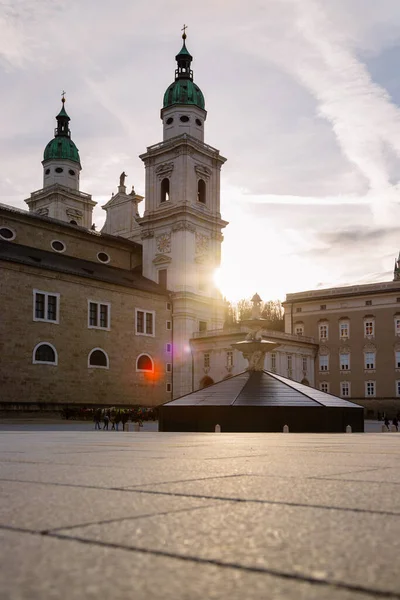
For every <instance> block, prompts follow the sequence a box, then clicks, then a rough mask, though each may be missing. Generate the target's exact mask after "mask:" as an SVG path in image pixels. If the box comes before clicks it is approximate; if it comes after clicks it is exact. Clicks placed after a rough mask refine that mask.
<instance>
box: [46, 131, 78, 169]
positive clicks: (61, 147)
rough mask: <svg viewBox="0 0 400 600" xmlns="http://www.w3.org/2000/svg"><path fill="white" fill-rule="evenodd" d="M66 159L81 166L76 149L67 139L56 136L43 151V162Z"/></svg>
mask: <svg viewBox="0 0 400 600" xmlns="http://www.w3.org/2000/svg"><path fill="white" fill-rule="evenodd" d="M53 158H56V159H59V158H61V159H63V158H64V159H67V160H72V161H74V162H77V163H78V164H81V161H80V158H79V152H78V148H77V147H76V146H75V144H74V142H73V141H72V140H71V138H69V137H65V136H57V137H55V138H54V139H53V140H51V141H50V142H49V143H48V144H47V146H46V148H45V150H44V156H43V160H51V159H53Z"/></svg>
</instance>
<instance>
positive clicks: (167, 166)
mask: <svg viewBox="0 0 400 600" xmlns="http://www.w3.org/2000/svg"><path fill="white" fill-rule="evenodd" d="M173 170H174V163H172V162H170V163H162V164H161V165H158V167H156V173H157V175H158V177H159V179H162V178H164V177H170V176H171V173H172V171H173Z"/></svg>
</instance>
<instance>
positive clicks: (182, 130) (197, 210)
mask: <svg viewBox="0 0 400 600" xmlns="http://www.w3.org/2000/svg"><path fill="white" fill-rule="evenodd" d="M182 37H183V44H182V48H181V50H180V51H179V53H178V54H177V55H176V57H175V60H176V69H175V77H174V81H173V83H171V85H169V87H168V88H167V90H166V91H165V93H164V96H163V100H162V107H161V121H162V130H163V134H162V141H160V142H159V143H157V144H155V145H152V146H149V147H147V149H146V151H145V152H143V154H141V156H140V159H141V160H142V161H143V163H144V172H145V196H144V198H143V196H140V195H138V194H137V193H136V192H135V190H134V188H133V187H132V189H131V190H130V191H129V190H127V187H126V185H125V180H126V175H125V173H124V172H123V173H121V176H120V179H119V185H118V191H117V193H116V194H115V195H112V197H111V198H110V200H109V201H108V202H107V203H106V204H105V205H104V206H103V209H104V210H105V212H106V219H105V223H104V226H103V228H102V230H101V231H96V228H95V226H94V224H93V208H94V206H95V205H96V203H95V202H94V201H93V199H92V197H91V195H90V194H89V193H86V192H84V191H81V189H80V172H81V170H82V165H81V157H80V155H79V151H78V148H77V146H76V145H75V143H74V142H73V140H72V134H71V128H70V117H69V115H68V113H67V110H66V107H65V98H64V97H63V98H62V107H61V110H60V112H59V113H58V115H57V117H56V121H57V125H56V128H55V130H54V136H53V138H52V139H51V140H50V141H49V143H48V144H47V146H46V147H45V149H44V154H43V161H42V166H43V187H42V189H40V190H37V191H35V192H33V193H31V194H30V197H29V198H28V199H27V200H26V203H27V206H28V208H29V210H28V211H26V210H19V209H16V208H12V207H10V206H6V205H0V269H1V292H0V293H1V300H2V308H3V318H2V320H1V323H0V357H1V359H0V360H1V362H0V384H1V386H0V389H1V396H0V408H2V409H4V408H23V407H27V406H30V407H35V408H38V409H41V408H49V407H52V408H60V407H65V406H68V405H71V404H75V405H80V406H99V405H106V406H107V405H108V406H110V405H119V406H132V405H137V404H141V405H147V406H156V405H159V404H162V403H164V402H167V401H169V400H171V399H172V398H178V397H180V396H182V395H184V394H188V393H190V392H193V391H195V390H198V389H200V388H204V387H206V386H208V385H210V384H212V383H215V382H217V381H221V380H223V379H228V378H230V377H232V376H233V375H236V374H238V373H240V372H241V371H243V370H244V369H245V368H246V366H247V363H246V360H245V359H244V358H243V356H242V354H241V353H240V352H238V351H237V350H235V346H234V344H236V343H237V342H240V341H242V340H244V339H245V338H246V336H248V335H249V334H251V335H257V336H259V338H262V339H265V340H269V341H272V342H274V343H275V345H276V350H274V352H270V353H268V354H267V355H266V357H265V368H266V369H267V370H269V371H271V372H274V373H277V374H280V375H283V376H285V377H289V378H291V379H293V380H294V381H298V382H301V383H303V384H306V385H311V386H315V387H319V388H320V389H321V390H322V391H324V392H328V393H329V392H330V393H335V394H337V395H341V396H342V397H346V398H349V397H357V399H358V400H360V399H361V400H366V399H368V396H369V395H371V398H370V399H372V397H373V398H374V399H375V398H378V396H377V394H376V392H377V390H378V389H379V385H380V384H379V385H378V384H376V383H375V384H374V385H372V383H371V382H372V380H371V381H370V379H365V377H367V378H368V377H370V376H371V373H373V374H375V368H377V367H375V368H374V369H372V368H369V367H368V369H367V371H368V372H366V373H363V376H364V375H365V377H364V379H365V382H364V379H363V385H364V383H365V388H363V390H364V389H365V394H364V393H363V391H362V390H361V387H360V390H358V391H357V394H356V396H353V394H352V393H351V389H352V388H351V385H352V384H351V381H350V379H351V372H350V369H349V368H347V369H344V368H343V369H341V368H340V365H342V366H343V365H345V364H348V365H349V364H350V363H349V362H347V363H345V362H340V364H339V362H338V361H339V360H342V359H341V358H338V360H336V359H337V357H338V356H339V357H340V355H341V354H349V353H350V352H352V353H353V352H354V353H357V357H361V358H360V359H359V360H360V361H361V363H362V362H363V356H364V355H365V353H368V356H369V359H370V357H371V355H372V354H373V353H374V352H375V353H376V352H378V354H379V352H381V350H378V349H377V345H376V339H375V331H376V332H377V334H376V335H377V336H378V332H379V330H380V326H379V327H378V322H379V323H380V321H379V319H380V318H381V317H379V318H378V317H377V316H376V314H375V313H376V311H377V312H378V313H379V315H381V314H383V313H382V311H380V309H381V308H382V307H383V306H386V308H388V307H389V305H390V310H389V312H387V315H388V316H387V318H388V319H389V320H390V322H391V323H392V322H393V319H395V329H394V331H393V332H392V333H393V340H392V341H391V342H390V344H391V345H390V352H391V353H393V352H395V355H394V356H395V360H398V363H396V366H395V368H393V369H392V371H393V373H391V375H390V381H391V382H392V387H393V390H392V392H391V393H390V394H389V393H388V392H385V394H386V395H385V397H384V399H385V400H390V402H392V401H394V403H395V404H396V398H398V397H399V398H400V375H399V380H397V379H396V372H400V346H399V348H398V349H397V345H396V344H397V336H400V312H397V310H396V309H397V306H398V305H396V303H397V302H400V278H399V276H397V277H395V281H394V282H391V286H389V287H388V286H386V287H379V286H382V285H383V286H384V285H386V284H374V285H375V286H378V288H376V289H375V288H374V287H371V288H369V287H368V286H357V289H356V290H353V289H351V288H342V289H341V290H339V291H338V290H325V291H324V292H325V295H324V294H323V293H322V292H320V291H319V292H314V291H311V292H304V293H303V294H290V295H288V297H287V300H286V303H285V332H280V331H271V330H269V329H268V328H266V327H265V325H264V324H263V320H262V319H261V318H260V313H259V310H258V308H259V303H260V301H261V299H260V298H259V297H258V296H257V295H255V296H254V298H253V315H252V318H251V319H248V320H247V321H242V322H241V323H239V324H231V325H228V324H227V323H226V322H225V313H226V306H225V302H224V301H223V298H222V296H221V294H220V292H219V290H218V289H217V288H216V286H215V283H214V278H213V275H214V272H215V269H216V268H218V266H219V265H220V259H221V244H222V241H223V233H222V232H223V229H224V228H225V227H226V226H227V225H228V223H227V222H226V221H224V220H223V218H222V216H221V212H220V185H221V184H220V177H221V167H222V166H223V164H224V163H225V161H226V159H225V158H224V157H223V156H222V155H221V154H220V152H219V150H217V149H216V148H214V147H213V146H210V145H209V144H207V143H206V141H205V139H206V134H205V129H206V119H207V112H206V108H205V99H204V95H203V93H202V91H201V89H200V88H199V86H198V85H197V83H195V81H194V76H193V70H192V60H193V58H192V56H191V54H190V52H189V50H188V49H187V47H186V34H185V33H184V34H183V36H182ZM143 201H144V212H143V216H140V214H139V204H140V203H141V202H143ZM396 268H397V275H398V273H400V269H399V265H398V263H396ZM289 285H290V282H288V286H289ZM361 288H365V289H361ZM321 294H322V295H321ZM382 294H383V296H382ZM397 294H398V297H397ZM389 297H390V302H389V300H388V299H389ZM382 298H383V300H382ZM378 299H379V302H380V304H379V302H378V303H377V300H378ZM369 303H370V304H369ZM371 304H374V305H375V309H374V311H375V312H374V311H373V310H372V309H371V310H370V311H369V313H368V314H366V315H364V308H363V307H364V306H365V305H367V306H371ZM381 305H382V306H381ZM393 306H394V308H395V310H392V308H393ZM356 309H357V310H358V309H360V310H362V315H361V313H360V315H361V316H360V319H361V321H362V323H368V324H369V325H368V327H369V329H368V334H367V333H365V331H366V330H365V331H364V330H363V329H362V325H360V328H359V327H358V324H357V326H356V325H355V321H354V319H355V314H356V312H357V310H356ZM378 309H379V310H378ZM299 313H301V314H299ZM342 313H343V314H342ZM385 314H386V313H385ZM368 315H370V316H368ZM371 315H372V316H371ZM396 315H398V319H397V320H396ZM351 319H352V320H353V324H352V326H351V331H352V336H353V337H352V338H351V339H352V340H354V341H355V340H356V339H358V337H357V336H361V338H362V341H364V342H365V341H366V343H364V345H363V343H362V342H360V343H359V344H358V342H357V344H358V345H357V347H356V348H354V350H352V349H351V348H350V346H351V343H350V333H349V332H350V320H351ZM375 319H377V323H376V325H375ZM329 321H330V325H329ZM361 321H360V323H361ZM357 323H358V322H357ZM371 323H373V334H372V333H371V332H372V325H371ZM343 324H347V327H345V326H344V325H343ZM327 326H328V329H327ZM329 327H330V330H329ZM375 327H376V329H375ZM385 327H386V325H385ZM396 328H397V329H396ZM336 329H337V332H338V335H337V336H336ZM358 329H360V332H358ZM328 330H329V331H330V332H331V333H330V334H329V335H330V337H329V336H328V335H327V331H328ZM392 330H393V327H392ZM363 331H364V333H365V336H367V338H368V339H366V340H364V337H365V336H363V335H362V332H363ZM334 332H335V334H334ZM340 335H341V337H340ZM321 336H322V337H321ZM335 336H336V337H335ZM336 338H338V339H336ZM329 340H330V343H331V346H332V344H333V346H332V347H330V345H329ZM328 355H331V360H330V362H329V360H327V359H326V358H324V357H326V356H328ZM321 357H322V358H321ZM353 357H355V354H353ZM369 359H368V360H369ZM343 360H344V359H343ZM346 360H348V361H349V359H346ZM357 361H358V358H357ZM357 361H356V360H355V358H353V363H352V364H354V365H355V364H357ZM374 361H375V358H374ZM336 362H338V365H336ZM378 362H379V361H378ZM361 363H360V365H361ZM329 364H330V365H331V367H330V369H329ZM365 364H368V365H375V362H370V363H365ZM326 365H328V369H327V368H325V367H326ZM364 366H365V365H364ZM392 366H393V365H392ZM357 368H358V367H357ZM359 368H360V373H361V370H362V365H361V366H360V367H359ZM335 369H336V370H337V374H335V373H336V371H335ZM354 373H355V371H353V374H354ZM342 377H346V378H347V379H345V380H344V379H343V378H342ZM357 377H358V373H357ZM384 378H385V380H386V379H387V373H386V374H384ZM375 379H376V377H375V378H374V380H373V381H375ZM367 384H368V385H367ZM355 389H356V384H355V383H354V384H353V390H355ZM367 391H369V392H370V394H368V393H367ZM381 404H382V403H381ZM395 404H394V405H393V406H395ZM369 405H370V406H373V409H374V410H376V406H375V404H371V403H370V404H369ZM377 406H378V407H379V406H380V405H379V403H378V405H377Z"/></svg>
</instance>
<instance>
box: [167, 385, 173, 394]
mask: <svg viewBox="0 0 400 600" xmlns="http://www.w3.org/2000/svg"><path fill="white" fill-rule="evenodd" d="M167 392H172V384H171V383H167Z"/></svg>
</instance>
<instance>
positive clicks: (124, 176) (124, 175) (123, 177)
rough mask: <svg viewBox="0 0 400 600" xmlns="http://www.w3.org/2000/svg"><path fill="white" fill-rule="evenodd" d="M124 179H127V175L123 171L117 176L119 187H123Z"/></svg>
mask: <svg viewBox="0 0 400 600" xmlns="http://www.w3.org/2000/svg"><path fill="white" fill-rule="evenodd" d="M126 177H127V175H126V173H125V171H122V173H121V175H120V176H119V185H125V179H126Z"/></svg>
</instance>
